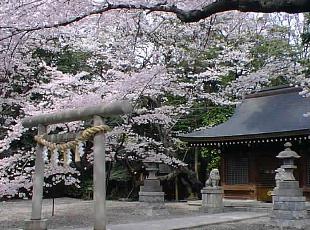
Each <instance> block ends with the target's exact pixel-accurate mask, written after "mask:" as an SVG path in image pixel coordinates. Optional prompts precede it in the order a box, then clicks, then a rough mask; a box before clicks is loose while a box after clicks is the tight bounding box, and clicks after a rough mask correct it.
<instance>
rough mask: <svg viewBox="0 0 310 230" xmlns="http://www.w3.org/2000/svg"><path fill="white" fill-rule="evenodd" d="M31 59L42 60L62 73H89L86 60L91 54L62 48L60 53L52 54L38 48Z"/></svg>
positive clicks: (89, 69) (89, 68)
mask: <svg viewBox="0 0 310 230" xmlns="http://www.w3.org/2000/svg"><path fill="white" fill-rule="evenodd" d="M33 57H37V58H40V59H42V60H44V61H45V62H46V63H47V64H48V65H52V64H53V65H56V66H57V68H58V70H60V71H62V72H63V73H72V74H77V73H78V72H81V71H91V70H92V69H91V67H90V66H88V65H87V60H88V59H89V58H90V57H91V53H86V52H81V51H72V50H70V49H68V48H64V49H63V50H62V51H61V52H56V53H52V52H51V51H48V50H44V49H42V48H38V49H36V50H35V51H34V52H33Z"/></svg>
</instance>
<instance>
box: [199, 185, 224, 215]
mask: <svg viewBox="0 0 310 230" xmlns="http://www.w3.org/2000/svg"><path fill="white" fill-rule="evenodd" d="M201 195H202V207H201V210H202V211H204V212H208V213H219V212H223V211H224V205H223V195H224V191H223V188H222V187H204V188H203V189H202V190H201Z"/></svg>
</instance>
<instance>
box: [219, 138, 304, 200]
mask: <svg viewBox="0 0 310 230" xmlns="http://www.w3.org/2000/svg"><path fill="white" fill-rule="evenodd" d="M283 144H284V143H268V144H267V143H264V144H263V143H261V144H258V143H257V144H251V145H231V146H225V147H223V148H222V162H221V176H222V186H223V188H224V193H225V197H226V198H236V199H256V200H261V201H269V202H270V201H271V196H270V195H269V193H268V192H269V191H271V190H272V189H273V188H274V186H275V180H274V177H275V169H277V168H278V167H280V165H281V162H280V160H278V159H277V158H276V156H277V155H278V154H279V152H280V151H282V150H284V147H283ZM292 149H293V150H294V151H296V152H297V153H298V154H299V155H301V158H300V159H299V160H297V162H296V163H297V166H298V169H297V170H296V172H295V177H296V179H297V180H299V181H300V187H303V188H304V191H305V195H306V196H307V198H308V199H309V200H310V170H309V167H310V145H309V143H293V148H292Z"/></svg>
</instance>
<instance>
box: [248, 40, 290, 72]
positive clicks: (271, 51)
mask: <svg viewBox="0 0 310 230" xmlns="http://www.w3.org/2000/svg"><path fill="white" fill-rule="evenodd" d="M257 39H258V42H257V43H258V44H257V45H256V46H254V47H253V48H252V49H251V54H252V57H253V59H252V62H251V65H252V66H253V68H254V69H259V68H261V67H262V66H264V64H265V62H266V61H268V60H269V57H271V56H272V57H281V56H283V55H285V54H286V55H287V54H288V53H292V50H291V49H292V48H291V46H290V45H289V43H288V41H286V40H283V39H281V40H280V39H274V40H268V39H266V38H263V37H261V36H258V38H257Z"/></svg>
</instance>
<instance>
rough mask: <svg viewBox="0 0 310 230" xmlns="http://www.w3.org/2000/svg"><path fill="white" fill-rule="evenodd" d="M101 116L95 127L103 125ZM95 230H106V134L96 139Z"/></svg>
mask: <svg viewBox="0 0 310 230" xmlns="http://www.w3.org/2000/svg"><path fill="white" fill-rule="evenodd" d="M103 124H104V122H103V120H102V118H101V117H100V116H94V126H99V125H103ZM93 170H94V172H93V173H94V212H95V224H94V230H106V207H105V201H106V184H105V183H106V177H105V176H106V173H105V134H104V133H98V134H96V135H95V137H94V168H93Z"/></svg>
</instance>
